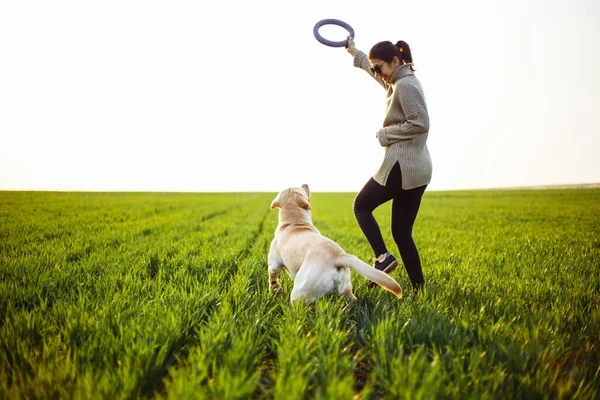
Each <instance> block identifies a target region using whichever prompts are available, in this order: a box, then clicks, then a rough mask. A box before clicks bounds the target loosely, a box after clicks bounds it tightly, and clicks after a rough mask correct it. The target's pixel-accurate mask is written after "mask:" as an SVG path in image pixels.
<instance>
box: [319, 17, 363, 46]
mask: <svg viewBox="0 0 600 400" xmlns="http://www.w3.org/2000/svg"><path fill="white" fill-rule="evenodd" d="M323 25H337V26H341V27H342V28H344V29H345V30H347V31H348V33H349V34H350V36H351V37H352V39H354V29H352V27H351V26H350V25H348V24H347V23H345V22H344V21H340V20H339V19H333V18H329V19H323V20H321V21H319V22H317V23H316V24H315V27H314V28H313V35H315V38H316V39H317V40H318V41H319V42H321V43H323V44H324V45H326V46H330V47H345V46H348V39H346V40H342V41H340V42H334V41H331V40H327V39H325V38H324V37H323V36H321V34H320V33H319V28H321V27H322V26H323Z"/></svg>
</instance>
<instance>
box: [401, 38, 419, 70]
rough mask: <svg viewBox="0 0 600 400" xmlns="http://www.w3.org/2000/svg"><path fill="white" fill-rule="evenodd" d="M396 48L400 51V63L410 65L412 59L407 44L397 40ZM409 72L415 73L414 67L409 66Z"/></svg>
mask: <svg viewBox="0 0 600 400" xmlns="http://www.w3.org/2000/svg"><path fill="white" fill-rule="evenodd" d="M396 47H397V48H398V49H399V50H400V56H401V57H402V60H400V61H404V62H406V63H407V64H409V63H411V64H412V62H413V59H412V54H411V52H410V46H409V45H408V43H406V42H405V41H404V40H398V41H397V42H396ZM410 70H411V71H413V72H414V71H416V69H415V67H413V66H412V65H411V66H410Z"/></svg>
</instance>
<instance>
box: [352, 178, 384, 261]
mask: <svg viewBox="0 0 600 400" xmlns="http://www.w3.org/2000/svg"><path fill="white" fill-rule="evenodd" d="M391 198H392V196H391V194H390V193H389V191H388V190H387V189H386V187H385V186H381V185H380V184H379V183H377V182H375V180H374V179H373V178H371V179H369V181H368V182H367V183H366V184H365V186H364V187H363V188H362V189H361V191H360V192H358V194H357V195H356V198H355V199H354V206H353V207H354V216H355V217H356V221H358V225H359V226H360V229H361V230H362V231H363V234H364V235H365V237H366V238H367V240H368V241H369V244H370V245H371V248H372V249H373V252H374V253H375V257H378V256H380V255H381V254H385V253H387V248H386V247H385V242H384V241H383V237H382V236H381V230H380V229H379V224H377V220H375V217H374V216H373V211H374V210H375V209H376V208H377V207H379V206H380V205H382V204H383V203H385V202H386V201H389V200H390V199H391Z"/></svg>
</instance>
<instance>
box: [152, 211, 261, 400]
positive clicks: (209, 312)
mask: <svg viewBox="0 0 600 400" xmlns="http://www.w3.org/2000/svg"><path fill="white" fill-rule="evenodd" d="M270 211H271V210H267V212H265V214H264V215H263V217H262V218H261V220H260V221H259V223H258V228H257V230H256V231H255V232H254V234H253V235H252V236H251V237H250V239H249V240H248V242H247V243H246V245H245V247H244V249H242V250H240V251H238V252H237V253H236V254H235V256H234V260H235V261H234V263H233V265H232V268H229V269H228V271H227V273H226V274H225V275H224V276H223V281H222V282H223V283H222V284H223V287H225V288H227V289H226V290H225V291H224V292H223V291H219V290H216V291H215V292H214V293H215V295H214V296H213V297H212V298H211V299H210V300H208V301H207V302H208V303H209V304H212V306H210V307H208V308H207V309H206V310H205V311H204V312H203V313H202V317H201V318H200V319H199V320H198V321H195V324H194V325H192V326H189V327H188V329H187V330H186V331H185V332H184V333H183V334H182V336H181V337H180V338H179V339H178V340H177V341H176V342H175V343H174V344H173V345H172V346H170V348H169V350H168V354H167V357H166V360H167V361H166V362H165V363H164V364H163V365H162V367H161V368H160V370H154V371H153V372H152V373H151V374H149V376H147V379H144V378H142V379H141V381H142V393H143V394H144V395H145V396H147V397H155V396H154V394H155V393H159V394H160V395H161V396H166V395H167V393H166V392H165V389H166V382H165V378H166V379H167V380H168V379H169V378H168V377H169V370H170V369H171V368H173V369H177V366H178V365H184V364H185V363H186V362H187V357H188V354H189V351H190V350H191V349H192V348H193V347H195V346H196V344H194V343H193V342H194V340H195V338H196V336H197V333H196V332H195V330H196V328H197V327H198V325H200V324H201V323H206V322H207V321H209V320H210V319H211V317H212V316H213V314H214V313H215V312H218V310H219V307H218V303H220V302H221V301H223V299H224V298H227V297H229V296H230V294H231V290H232V289H231V286H230V285H229V282H230V281H231V279H232V278H233V277H234V276H235V274H237V272H238V271H239V266H240V265H241V264H243V262H244V260H245V259H247V258H248V257H249V256H250V255H251V254H252V250H253V248H254V245H255V244H256V241H257V240H258V238H259V237H260V236H261V235H262V234H263V231H264V225H265V221H266V220H267V217H268V215H269V212H270ZM225 213H226V212H225V211H221V212H215V213H212V214H209V215H207V218H206V219H210V218H215V217H217V216H219V215H222V214H225ZM221 293H222V294H221ZM175 355H178V356H177V357H176V356H175Z"/></svg>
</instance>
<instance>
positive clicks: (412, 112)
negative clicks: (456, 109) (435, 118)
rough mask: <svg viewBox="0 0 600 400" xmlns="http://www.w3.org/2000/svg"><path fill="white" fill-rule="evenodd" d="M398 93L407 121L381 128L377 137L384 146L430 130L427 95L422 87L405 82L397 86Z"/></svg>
mask: <svg viewBox="0 0 600 400" xmlns="http://www.w3.org/2000/svg"><path fill="white" fill-rule="evenodd" d="M396 94H397V95H398V96H399V101H400V106H401V107H402V111H403V112H404V116H405V117H406V121H404V122H402V123H399V124H392V125H388V126H386V127H384V128H381V129H380V130H379V132H378V133H377V138H378V139H379V143H380V144H381V145H382V146H384V147H385V146H389V145H390V144H392V143H394V142H397V141H400V140H407V139H412V138H414V137H415V136H418V135H421V134H423V133H427V132H428V131H429V114H428V113H427V106H426V103H425V97H424V96H423V92H422V91H421V90H420V88H418V87H417V86H415V85H414V84H404V83H403V84H402V86H401V87H398V88H397V90H396Z"/></svg>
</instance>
